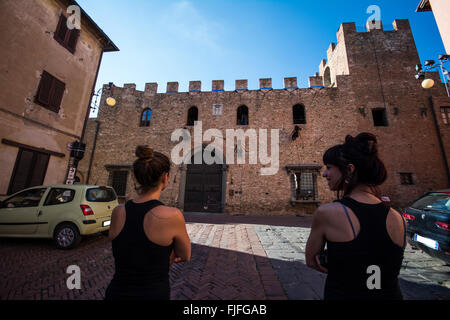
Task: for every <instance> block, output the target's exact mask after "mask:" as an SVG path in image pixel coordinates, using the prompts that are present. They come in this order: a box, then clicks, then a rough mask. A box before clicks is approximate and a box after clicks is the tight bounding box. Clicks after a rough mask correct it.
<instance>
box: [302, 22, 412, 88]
mask: <svg viewBox="0 0 450 320" xmlns="http://www.w3.org/2000/svg"><path fill="white" fill-rule="evenodd" d="M392 26H393V28H394V30H385V29H384V28H383V23H382V22H381V21H368V22H367V24H366V26H365V27H366V31H365V32H358V31H357V28H356V24H355V23H354V22H347V23H342V24H341V25H340V26H339V29H338V31H337V33H336V38H337V43H334V42H332V43H331V44H330V46H329V47H328V49H327V59H323V60H322V61H321V62H320V64H319V77H322V78H323V85H324V86H325V87H330V86H336V76H338V75H350V74H354V73H355V72H360V70H362V69H364V68H366V67H365V66H367V65H370V64H373V63H374V61H376V60H377V59H376V58H375V57H371V55H373V52H374V51H376V52H377V54H380V55H384V54H386V56H383V57H384V58H388V59H390V60H392V61H393V60H395V59H397V55H405V54H404V52H405V50H409V51H410V54H409V55H408V56H409V57H413V58H415V57H418V54H417V49H416V47H415V43H414V38H413V35H412V31H411V26H410V24H409V21H408V20H407V19H397V20H394V21H393V23H392ZM374 48H376V49H374ZM405 48H406V49H405ZM388 55H390V56H391V57H390V58H389V57H388ZM372 58H373V59H372ZM413 60H415V59H413ZM411 63H412V65H415V64H414V62H411ZM392 65H396V64H395V63H393V64H392ZM363 66H364V67H363ZM310 81H312V82H314V83H317V82H318V81H320V79H319V78H318V76H316V77H312V78H310Z"/></svg>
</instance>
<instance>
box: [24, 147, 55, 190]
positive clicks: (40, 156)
mask: <svg viewBox="0 0 450 320" xmlns="http://www.w3.org/2000/svg"><path fill="white" fill-rule="evenodd" d="M49 158H50V156H49V155H48V154H44V153H38V152H35V153H34V159H33V160H34V161H33V165H34V166H33V170H32V172H31V174H30V180H29V182H28V186H27V188H29V187H34V186H40V185H42V184H43V183H44V178H45V174H46V172H47V165H48V160H49Z"/></svg>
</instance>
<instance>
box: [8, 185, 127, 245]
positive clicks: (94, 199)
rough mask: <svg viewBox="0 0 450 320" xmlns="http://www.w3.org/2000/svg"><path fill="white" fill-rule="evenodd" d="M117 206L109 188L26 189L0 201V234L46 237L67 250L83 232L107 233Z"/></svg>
mask: <svg viewBox="0 0 450 320" xmlns="http://www.w3.org/2000/svg"><path fill="white" fill-rule="evenodd" d="M118 205H119V202H118V201H117V195H116V193H115V192H114V189H113V188H111V187H101V186H93V185H51V186H37V187H33V188H28V189H25V190H22V191H20V192H17V193H15V194H13V195H11V196H10V197H8V198H6V199H5V200H3V201H1V202H0V237H15V238H19V237H20V238H50V239H54V241H55V243H56V246H57V247H58V248H60V249H71V248H74V247H75V246H76V245H77V244H78V243H79V242H80V240H81V237H82V236H84V235H88V234H93V233H98V232H104V233H107V232H108V230H109V226H110V223H111V213H112V211H113V209H114V208H115V207H116V206H118Z"/></svg>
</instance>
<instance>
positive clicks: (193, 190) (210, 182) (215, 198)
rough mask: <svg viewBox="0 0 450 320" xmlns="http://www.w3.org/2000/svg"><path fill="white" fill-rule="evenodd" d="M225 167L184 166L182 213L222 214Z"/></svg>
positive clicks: (204, 164) (192, 163)
mask: <svg viewBox="0 0 450 320" xmlns="http://www.w3.org/2000/svg"><path fill="white" fill-rule="evenodd" d="M225 168H226V165H222V164H210V165H208V164H206V163H205V162H203V163H202V164H194V156H192V158H191V164H188V165H186V183H185V188H184V211H190V212H216V213H218V212H222V211H223V207H224V201H225V200H224V198H225V192H224V190H225V186H224V182H226V176H225Z"/></svg>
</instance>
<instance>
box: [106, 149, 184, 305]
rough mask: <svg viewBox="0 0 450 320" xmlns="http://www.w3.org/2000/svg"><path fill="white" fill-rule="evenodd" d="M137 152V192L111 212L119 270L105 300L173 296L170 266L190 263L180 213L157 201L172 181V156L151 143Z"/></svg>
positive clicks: (113, 241) (156, 298) (135, 163)
mask: <svg viewBox="0 0 450 320" xmlns="http://www.w3.org/2000/svg"><path fill="white" fill-rule="evenodd" d="M136 156H137V160H136V161H135V162H134V164H133V171H134V177H135V179H136V181H137V182H138V183H139V187H138V188H137V189H136V190H137V192H138V196H137V197H136V198H134V199H132V200H129V201H127V202H126V203H125V205H120V206H118V207H116V208H115V209H114V211H113V213H112V219H111V227H110V230H109V238H110V239H111V240H112V251H113V256H114V262H115V274H114V277H113V279H112V280H111V283H110V284H109V286H108V288H107V289H106V293H105V300H142V299H144V300H170V284H169V267H170V265H172V263H178V262H184V261H189V259H190V257H191V243H190V240H189V236H188V234H187V231H186V223H185V220H184V217H183V214H182V213H181V211H180V210H178V209H177V208H172V207H167V206H165V205H164V204H163V203H162V202H161V201H159V198H160V195H161V191H163V190H164V189H165V188H166V187H167V185H168V184H169V172H170V164H171V163H170V160H169V158H168V157H167V156H165V155H163V154H162V153H159V152H156V151H153V149H152V148H149V147H147V146H138V147H137V148H136Z"/></svg>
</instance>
